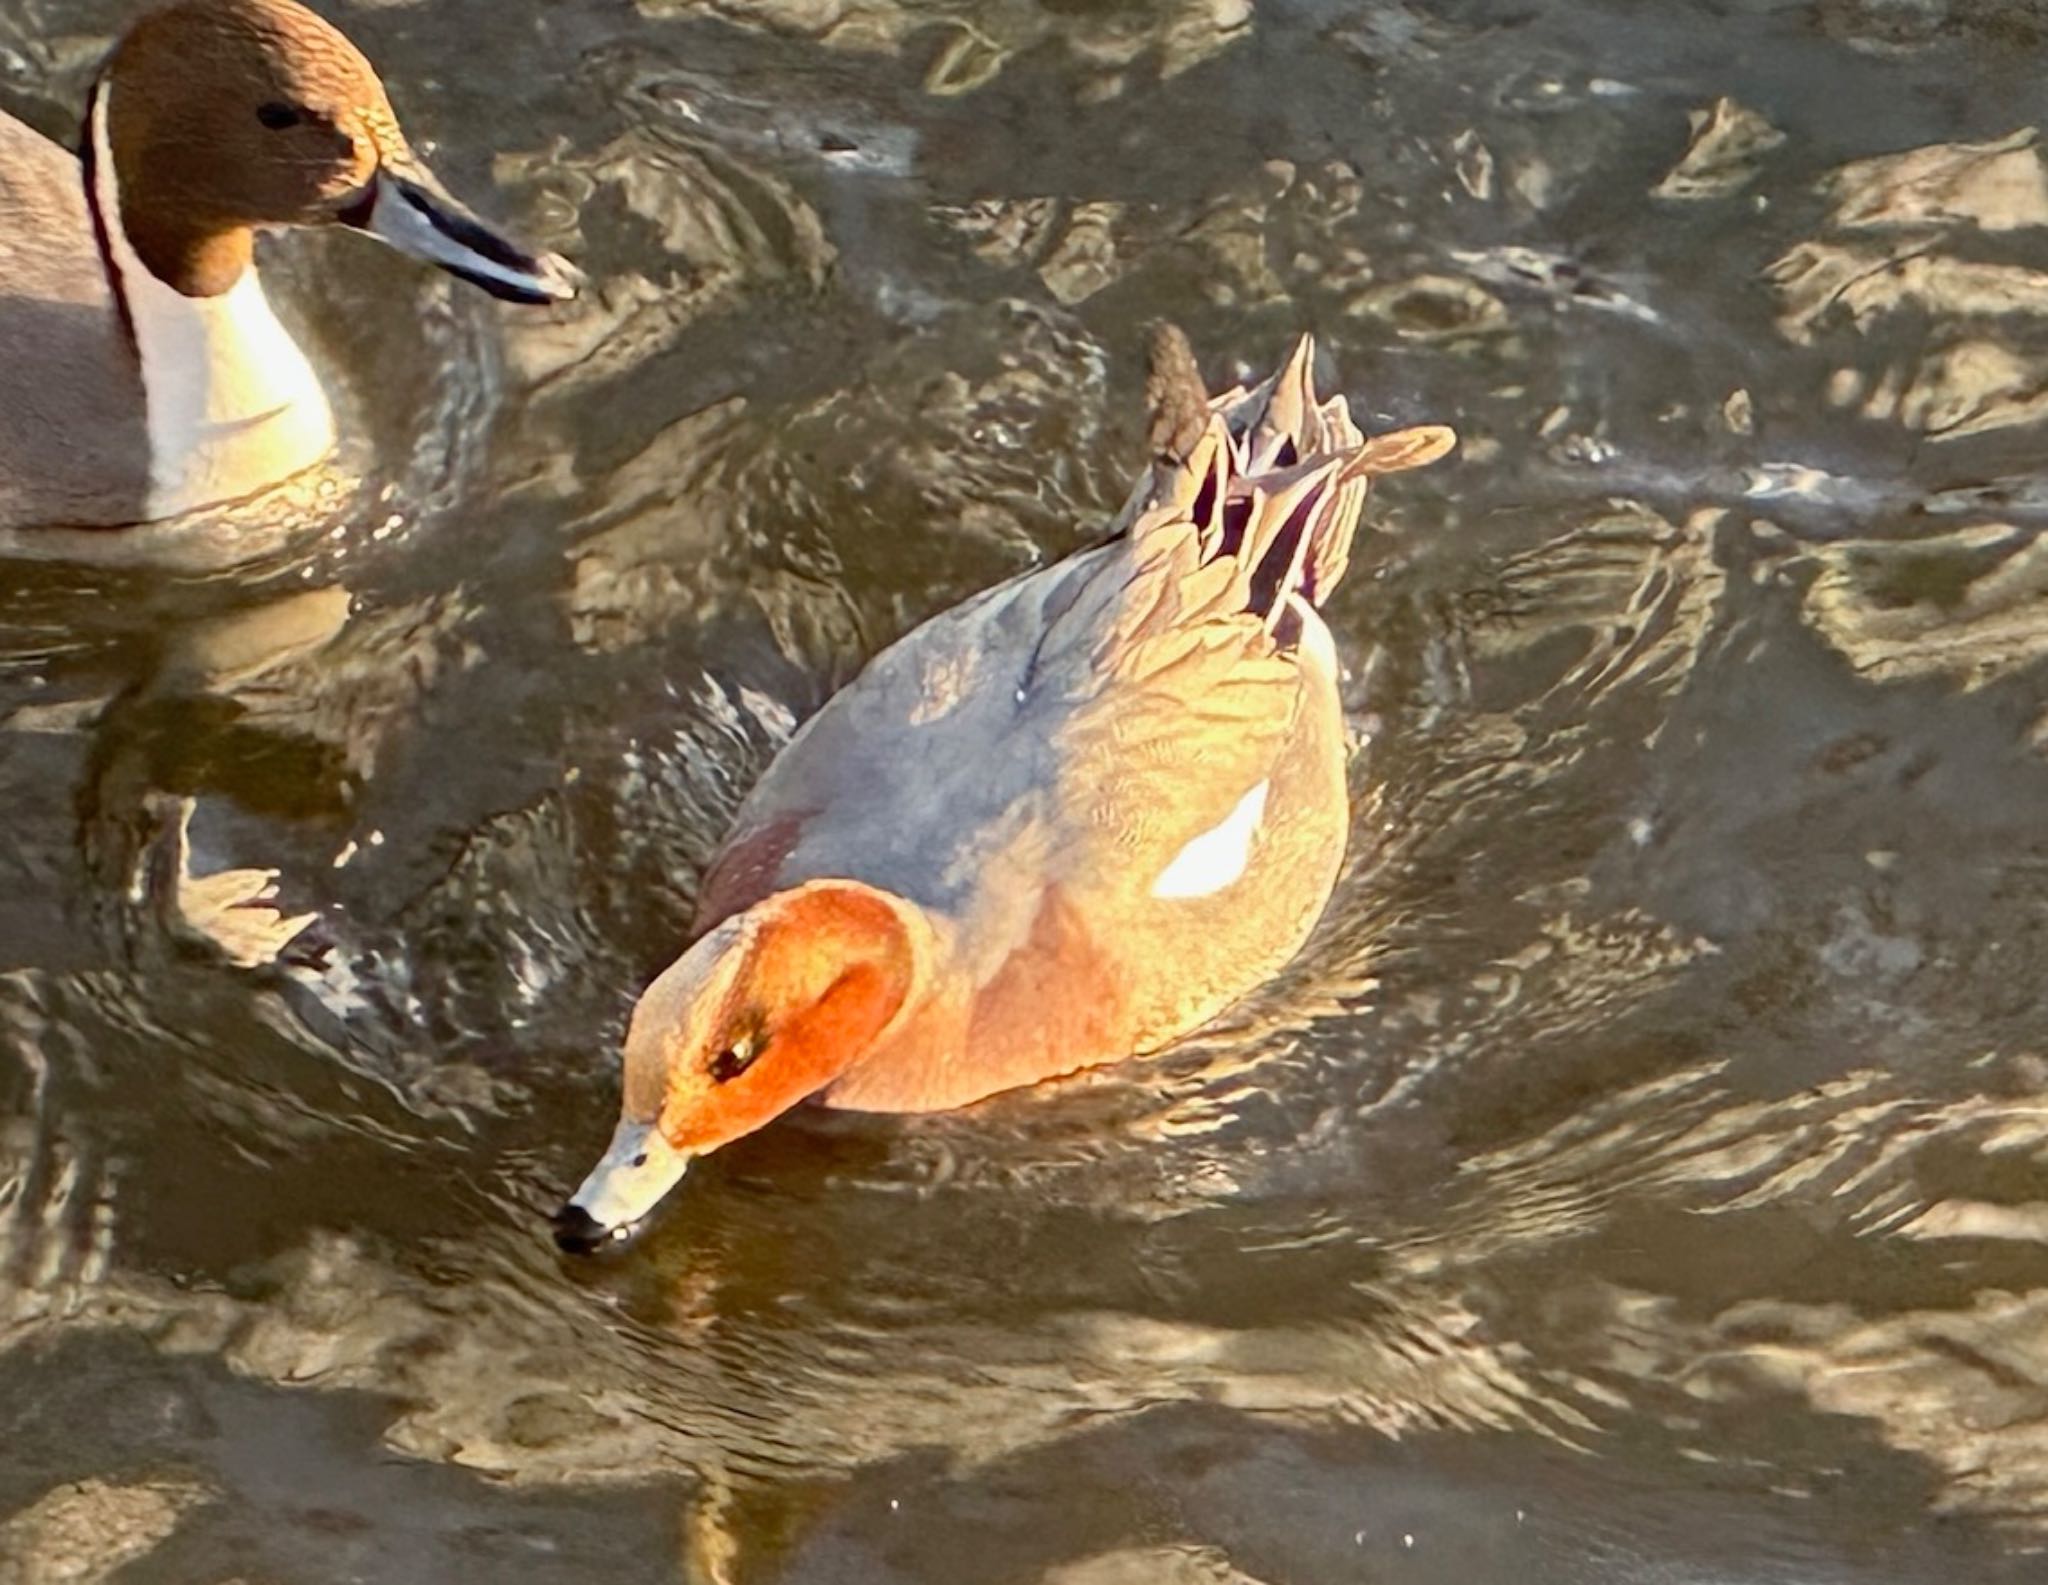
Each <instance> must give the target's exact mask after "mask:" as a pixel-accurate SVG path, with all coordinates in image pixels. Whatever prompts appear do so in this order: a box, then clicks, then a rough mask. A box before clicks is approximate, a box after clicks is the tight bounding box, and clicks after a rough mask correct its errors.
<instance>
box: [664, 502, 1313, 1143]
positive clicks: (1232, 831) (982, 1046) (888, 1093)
mask: <svg viewBox="0 0 2048 1585" xmlns="http://www.w3.org/2000/svg"><path fill="white" fill-rule="evenodd" d="M1148 527H1151V529H1152V531H1151V532H1149V533H1143V534H1131V535H1128V536H1126V537H1123V538H1119V539H1117V540H1114V541H1113V542H1111V543H1110V544H1107V545H1103V546H1100V547H1098V548H1096V549H1094V550H1091V551H1088V552H1085V553H1084V554H1082V555H1080V556H1077V557H1074V558H1072V559H1070V560H1068V561H1065V562H1062V563H1059V564H1058V565H1056V566H1052V567H1048V568H1045V569H1043V570H1041V571H1037V572H1033V573H1029V574H1026V575H1025V576H1023V577H1021V578H1018V579H1015V580H1013V581H1012V582H1010V583H1008V584H1005V585H1003V586H1002V587H1000V588H998V589H996V590H993V591H991V592H990V593H988V594H985V595H983V596H981V597H980V598H978V599H975V600H973V601H970V602H969V603H968V604H966V605H964V606H961V607H959V608H957V609H955V610H953V611H950V612H948V613H946V614H945V615H943V616H941V617H939V618H937V619H936V620H934V621H931V622H928V623H927V624H925V625H924V626H923V627H920V628H918V629H916V630H915V631H914V632H912V633H911V634H910V635H908V636H907V637H906V638H904V639H903V640H901V641H900V642H899V643H897V644H896V645H895V646H893V647H892V648H890V649H889V650H887V651H885V652H884V653H883V654H881V655H880V656H878V657H877V658H876V659H875V660H874V661H873V662H872V663H871V664H870V665H869V667H868V668H867V669H866V670H865V671H864V672H863V673H862V674H861V675H860V677H859V678H858V679H857V680H856V681H855V682H854V683H853V684H852V685H851V686H850V687H848V688H847V689H846V690H845V691H843V692H842V693H840V694H839V695H837V696H836V697H835V698H834V699H833V700H832V701H831V702H830V703H828V704H827V705H826V706H825V708H824V709H823V710H821V711H820V712H819V713H818V714H817V715H816V716H814V717H812V718H811V720H810V721H809V722H808V723H807V724H806V725H805V727H804V728H803V730H802V731H801V732H800V734H799V735H798V736H797V737H796V739H795V740H794V741H792V742H791V744H790V745H789V747H788V748H787V749H786V750H785V751H784V753H783V754H782V756H781V757H780V758H779V759H778V760H777V761H776V762H775V764H774V765H773V766H772V767H771V769H770V770H769V772H768V774H767V775H766V776H765V777H764V778H763V780H762V781H761V783H760V784H759V785H758V786H757V788H756V790H755V791H754V793H753V795H752V796H751V797H750V798H749V799H748V800H747V802H746V804H745V805H744V807H743V808H742V809H741V811H740V814H739V817H738V825H737V828H736V830H735V832H734V834H733V836H732V837H731V838H730V839H729V840H728V843H727V845H726V847H725V849H724V850H723V852H722V853H721V855H720V857H719V858H718V859H717V860H716V861H715V862H714V864H713V867H712V869H711V871H710V872H709V877H708V880H707V885H706V893H705V901H704V907H703V913H702V917H701V918H700V921H699V924H700V926H701V927H703V928H709V927H710V926H713V925H715V924H717V923H719V922H720V921H722V920H723V919H725V918H728V917H730V916H731V915H732V914H733V913H735V912H738V911H739V910H740V909H742V908H744V907H747V906H751V905H752V904H754V903H756V902H758V901H760V900H761V899H762V898H764V897H767V896H769V895H772V894H773V893H776V892H781V891H788V890H791V889H793V888H795V887H798V886H801V885H802V884H804V883H805V882H807V881H811V880H817V879H826V878H833V877H845V878H850V879H854V880H858V881H862V882H864V883H866V884H868V885H870V886H873V887H875V888H876V889H877V890H879V891H882V892H885V893H887V894H889V895H890V896H891V897H894V898H897V899H900V900H901V901H902V902H903V903H904V904H905V905H907V906H909V907H911V908H914V909H916V910H917V911H918V914H919V915H920V919H919V926H920V931H919V933H920V935H921V937H922V938H923V940H924V941H925V943H926V944H927V945H926V951H925V954H924V956H923V960H922V961H921V962H920V964H919V985H918V989H917V990H916V991H915V992H914V993H913V996H914V1001H913V1004H912V1005H911V1006H910V1007H909V1008H907V1009H906V1010H905V1011H904V1013H903V1015H902V1016H901V1017H900V1019H899V1021H898V1023H897V1026H896V1027H895V1029H894V1030H893V1031H892V1032H891V1033H890V1035H889V1036H888V1038H886V1039H885V1040H883V1041H882V1042H880V1043H879V1044H878V1045H877V1046H876V1047H875V1049H874V1050H873V1051H872V1052H871V1053H869V1054H868V1055H866V1056H864V1057H863V1058H862V1060H861V1061H860V1062H859V1063H858V1064H857V1065H855V1066H854V1067H852V1068H851V1069H849V1070H848V1071H847V1072H846V1073H844V1074H843V1075H841V1076H840V1077H838V1078H836V1079H834V1080H833V1081H832V1082H831V1084H829V1085H828V1086H827V1087H826V1088H824V1089H823V1090H822V1091H820V1092H819V1093H818V1095H817V1096H816V1099H818V1100H820V1101H823V1102H824V1103H826V1104H828V1105H832V1106H844V1107H854V1108H860V1109H864V1110H871V1111H889V1112H896V1111H930V1110H938V1109H945V1108H950V1107H956V1106H963V1105H966V1104H967V1103H969V1102H971V1101H976V1100H979V1099H981V1098H982V1097H983V1096H986V1095H990V1094H993V1093H995V1092H996V1091H999V1090H1006V1089H1012V1088H1015V1087H1017V1086H1020V1085H1026V1084H1033V1083H1036V1082H1038V1081H1039V1080H1042V1079H1046V1078H1050V1077H1053V1076H1056V1075H1059V1074H1065V1073H1071V1072H1073V1071H1075V1070H1076V1069H1079V1068H1084V1067H1089V1066H1093V1065H1095V1064H1098V1063H1103V1062H1109V1061H1114V1060H1117V1059H1118V1058H1121V1057H1124V1056H1127V1055H1129V1054H1131V1053H1134V1052H1144V1051H1150V1050H1152V1049H1154V1048H1156V1047H1158V1046H1160V1045H1163V1044H1165V1043H1166V1042H1167V1041H1170V1040H1171V1039H1173V1038H1174V1037H1175V1036H1177V1035H1179V1034H1182V1033H1185V1032H1186V1031H1187V1030H1189V1029H1191V1028H1194V1027H1195V1026H1197V1025H1199V1024H1201V1023H1203V1022H1205V1021H1206V1020H1207V1019H1209V1018H1210V1017H1212V1016H1214V1015H1215V1014H1216V1013H1217V1012H1219V1011H1221V1010H1222V1009H1223V1008H1224V1007H1226V1006H1228V1005H1229V1004H1230V1003H1231V1002H1233V1001H1235V1000H1237V999H1238V997H1240V996H1241V995H1242V994H1244V992H1245V991H1246V990H1248V989H1250V988H1251V987H1253V986H1255V985H1257V984H1259V983H1260V982H1261V981H1263V980H1265V979H1266V978H1267V977H1268V976H1269V975H1270V974H1271V973H1272V972H1273V971H1274V970H1275V969H1277V968H1279V967H1280V966H1281V965H1282V964H1284V963H1285V962H1286V961H1287V960H1288V959H1289V958H1291V957H1292V956H1293V955H1294V954H1295V952H1296V951H1298V950H1299V948H1300V946H1301V943H1302V942H1303V941H1304V940H1305V939H1306V938H1307V936H1308V933H1309V931H1310V930H1311V928H1312V927H1313V926H1314V924H1315V921H1316V918H1317V916H1318V915H1319V914H1320V913H1321V911H1322V907H1323V903H1324V901H1325V900H1326V899H1327V897H1328V896H1329V892H1330V887H1331V885H1332V883H1333V882H1334V880H1335V877H1336V873H1337V868H1338V865H1339V864H1340V863H1341V861H1342V858H1343V854H1344V848H1345V839H1346V833H1347V831H1348V828H1349V802H1348V798H1347V795H1346V790H1345V752H1344V741H1345V740H1344V721H1343V712H1342V709H1341V707H1340V705H1339V702H1338V693H1337V676H1336V670H1335V664H1336V662H1335V652H1334V649H1333V647H1332V646H1331V643H1330V640H1329V635H1328V633H1327V631H1326V630H1325V629H1324V627H1323V624H1322V619H1321V617H1320V616H1318V615H1317V614H1316V613H1315V612H1314V611H1313V609H1308V610H1306V611H1303V612H1301V613H1300V614H1299V616H1298V619H1297V620H1298V625H1299V630H1298V635H1297V637H1296V639H1295V640H1294V641H1293V642H1290V643H1287V644H1284V645H1283V644H1279V643H1276V642H1275V641H1274V640H1273V638H1272V636H1271V635H1270V633H1269V632H1268V630H1267V629H1266V627H1265V625H1264V622H1263V621H1262V620H1261V618H1260V614H1259V613H1257V612H1256V611H1253V610H1247V609H1243V608H1236V609H1233V608H1232V607H1233V606H1234V605H1235V604H1236V601H1237V599H1238V597H1239V596H1240V594H1241V593H1242V591H1239V590H1235V589H1233V588H1231V587H1230V586H1229V585H1228V584H1225V583H1222V582H1221V581H1219V586H1218V589H1217V594H1218V596H1219V598H1218V599H1217V600H1215V601H1214V602H1213V603H1211V604H1210V606H1209V608H1208V609H1207V610H1206V611H1203V612H1199V613H1198V612H1195V611H1190V610H1187V609H1185V608H1184V607H1183V606H1182V605H1181V603H1180V602H1181V599H1182V591H1183V589H1184V587H1185V580H1184V578H1183V576H1182V574H1183V573H1184V572H1185V571H1187V570H1188V568H1187V563H1189V562H1190V561H1191V560H1192V558H1193V557H1195V556H1196V555H1198V554H1199V551H1198V549H1197V547H1196V545H1195V544H1194V542H1193V537H1192V527H1191V525H1190V526H1189V537H1188V538H1186V539H1185V540H1183V539H1182V538H1181V537H1180V535H1178V534H1176V533H1174V531H1173V530H1171V529H1161V528H1159V527H1157V526H1152V525H1148ZM1105 662H1107V663H1106V664H1105Z"/></svg>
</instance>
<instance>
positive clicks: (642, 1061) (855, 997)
mask: <svg viewBox="0 0 2048 1585" xmlns="http://www.w3.org/2000/svg"><path fill="white" fill-rule="evenodd" d="M914 973H915V953H914V948H913V946H912V942H911V937H910V932H909V929H908V928H907V926H906V925H905V923H904V918H903V914H902V912H901V909H900V906H899V905H898V904H896V903H894V902H892V901H891V900H890V899H889V898H888V897H887V896H886V895H885V894H884V893H882V892H879V891H876V890H875V889H874V888H872V887H869V886H864V885H862V884H860V883H859V882H857V881H837V880H827V881H813V882H811V883H809V884H808V885H805V886H801V887H798V888H796V889H795V890H792V891H787V892H781V893H777V894H776V895H774V896H772V897H769V898H766V899H764V900H763V901H761V902H759V903H756V904H755V905H754V906H753V907H752V908H749V909H747V910H746V911H745V912H744V913H741V914H737V915H735V916H734V917H732V918H731V919H728V920H726V921H725V922H724V923H723V924H721V925H719V926H717V927H716V928H715V929H713V930H711V931H709V932H707V933H706V934H705V935H704V936H702V937H701V938H700V939H699V940H698V941H697V942H696V943H695V944H694V945H693V946H691V948H690V949H689V951H687V952H685V953H684V954H683V955H682V957H680V958H679V959H677V960H676V961H675V962H674V963H673V964H671V965H670V966H669V967H668V968H667V969H665V970H664V971H663V972H662V974H661V975H660V977H659V978H657V979H656V980H655V981H654V983H653V984H652V985H650V986H648V988H647V990H646V992H645V994H643V995H642V996H641V998H640V1000H639V1002H638V1004H637V1005H636V1006H635V1007H634V1009H633V1017H632V1021H631V1023H630V1024H629V1025H628V1027H627V1032H626V1052H625V1059H626V1060H625V1069H626V1075H625V1093H624V1095H623V1097H622V1098H621V1102H620V1107H619V1124H618V1128H617V1130H616V1131H615V1132H614V1133H613V1135H612V1142H611V1145H610V1148H609V1149H607V1150H606V1152H605V1154H604V1159H603V1160H601V1161H600V1162H598V1164H597V1166H596V1167H594V1168H593V1169H592V1170H591V1173H590V1176H589V1177H587V1178H585V1179H584V1180H583V1185H582V1187H581V1188H579V1189H577V1191H576V1192H575V1194H574V1195H572V1196H571V1197H570V1199H569V1201H568V1203H567V1204H566V1205H564V1206H563V1207H562V1208H561V1209H560V1210H559V1211H557V1212H556V1213H555V1239H556V1242H557V1243H559V1244H560V1245H561V1246H562V1247H563V1248H564V1249H567V1250H572V1251H575V1252H578V1253H587V1252H588V1251H590V1250H592V1249H595V1248H597V1247H599V1246H600V1245H602V1244H603V1243H605V1242H606V1241H607V1240H610V1239H614V1238H623V1237H625V1236H626V1235H627V1234H628V1233H630V1232H631V1231H632V1229H633V1227H634V1225H635V1224H636V1223H638V1222H639V1221H640V1219H641V1218H642V1217H644V1216H646V1215H647V1213H648V1212H649V1211H651V1210H652V1209H653V1208H654V1206H655V1204H656V1202H658V1201H659V1200H660V1199H661V1197H662V1196H663V1195H665V1194H666V1193H668V1191H669V1190H670V1189H672V1188H673V1187H675V1185H676V1183H677V1182H678V1180H680V1179H681V1177H682V1175H683V1171H684V1169H685V1168H686V1167H687V1166H688V1165H689V1163H690V1162H691V1160H692V1159H693V1158H695V1157H697V1156H701V1155H703V1154H705V1153H706V1152H707V1151H712V1150H716V1149H717V1148H718V1147H719V1146H720V1145H723V1144H728V1143H730V1142H731V1141H733V1140H735V1139H738V1138H740V1137H741V1136H742V1135H744V1134H750V1133H752V1132H753V1131H754V1130H755V1129H757V1128H759V1127H761V1125H762V1124H764V1123H766V1122H769V1121H770V1120H771V1119H773V1118H775V1117H777V1116H780V1115H781V1114H782V1113H783V1112H786V1111H788V1110H789V1108H790V1107H792V1106H794V1105H796V1103H797V1102H799V1101H801V1100H803V1099H804V1098H805V1097H806V1096H810V1095H814V1094H816V1093H817V1092H818V1091H819V1090H820V1089H822V1088H824V1086H825V1085H827V1084H828V1083H830V1082H831V1081H832V1080H833V1079H834V1078H836V1077H838V1075H840V1074H841V1073H843V1072H845V1071H846V1069H847V1068H849V1067H850V1066H852V1065H853V1064H854V1063H855V1062H857V1061H858V1060H859V1059H860V1058H861V1057H862V1056H864V1055H865V1054H866V1053H867V1052H868V1051H870V1050H871V1049H872V1048H873V1047H874V1045H875V1042H876V1040H877V1038H878V1037H879V1036H880V1035H881V1034H882V1033H883V1031H884V1030H885V1029H886V1028H887V1027H888V1026H889V1023H890V1021H891V1020H892V1019H894V1018H895V1016H896V1014H897V1012H898V1011H899V1009H901V1008H902V1006H903V1004H904V1001H905V999H906V998H907V997H908V996H909V994H910V989H911V983H912V979H913V976H914Z"/></svg>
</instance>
